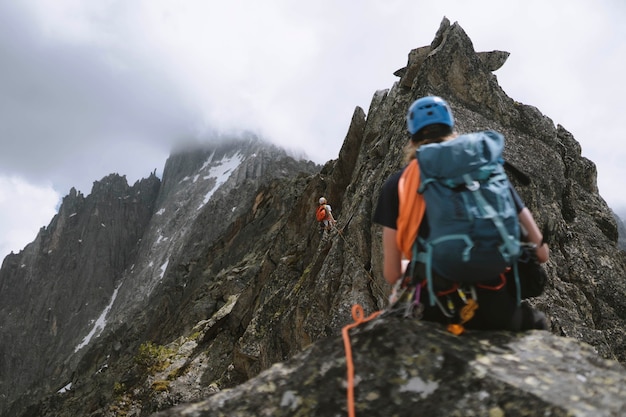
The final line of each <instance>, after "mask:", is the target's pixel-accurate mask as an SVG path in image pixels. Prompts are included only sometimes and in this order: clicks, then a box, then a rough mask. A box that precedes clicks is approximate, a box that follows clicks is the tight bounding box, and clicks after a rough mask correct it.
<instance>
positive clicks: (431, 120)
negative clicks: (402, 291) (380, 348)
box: [373, 96, 549, 330]
mask: <svg viewBox="0 0 626 417" xmlns="http://www.w3.org/2000/svg"><path fill="white" fill-rule="evenodd" d="M406 126H407V130H408V133H409V134H410V140H409V143H408V144H407V146H406V162H407V165H406V166H405V167H404V168H403V169H402V170H401V171H399V172H396V173H395V174H392V175H391V176H390V177H389V178H388V179H387V181H386V182H385V184H384V185H383V187H382V190H381V193H380V196H379V199H378V204H377V206H376V209H375V213H374V217H373V221H374V223H377V224H379V225H381V226H382V227H383V230H382V246H383V276H384V277H385V279H386V280H387V282H388V283H389V284H391V285H395V288H398V285H396V284H403V283H404V282H406V281H407V279H408V280H409V281H411V280H412V282H413V284H415V282H416V281H418V282H419V283H420V284H417V288H416V291H415V294H416V297H417V298H418V299H417V300H415V302H416V303H417V304H418V305H421V307H420V308H423V310H422V316H423V318H424V319H425V320H430V321H436V322H440V323H444V324H446V323H450V322H451V319H450V316H451V315H454V316H455V317H456V318H458V317H459V315H460V313H461V312H462V311H463V310H464V307H468V301H467V298H471V297H469V296H468V295H467V294H466V293H464V292H463V291H460V288H461V287H463V288H469V287H471V288H472V291H475V294H477V296H476V297H475V298H476V299H480V300H481V301H480V308H477V307H476V308H474V309H473V311H472V312H471V315H470V317H473V319H470V321H469V322H468V323H467V326H468V328H475V329H510V330H524V329H529V328H546V326H547V324H546V321H545V316H543V315H542V314H541V313H539V312H536V311H534V310H533V309H532V308H530V307H529V306H528V304H525V303H520V302H519V301H517V300H519V296H518V297H517V298H516V295H515V286H516V283H513V284H512V285H511V283H508V284H507V282H506V280H505V277H504V273H501V274H500V273H498V274H499V275H500V277H498V275H495V276H493V277H491V276H490V277H488V278H489V282H488V284H489V285H491V283H492V282H491V281H493V282H494V283H495V284H494V285H493V286H491V289H489V290H487V289H485V288H487V287H489V285H466V284H462V285H460V286H458V285H457V284H458V283H457V282H454V280H450V279H449V277H448V278H445V279H444V280H443V281H445V282H443V283H442V279H441V275H439V276H436V277H435V278H433V279H435V280H437V282H436V283H435V284H436V285H439V288H437V289H435V290H437V291H438V292H437V291H433V292H432V293H428V291H421V293H420V292H419V291H418V289H419V288H420V287H422V286H424V285H423V284H424V282H425V281H422V278H424V273H423V271H424V268H425V267H430V266H425V264H423V263H420V261H419V260H418V261H416V260H413V261H414V263H413V264H411V265H412V269H411V270H412V271H418V272H416V275H414V276H412V277H408V276H407V275H406V274H407V272H406V270H405V267H406V265H407V263H408V260H409V259H411V257H412V253H413V254H415V253H417V252H412V250H414V249H415V248H416V245H417V243H416V242H417V241H418V240H419V239H421V240H420V242H426V241H427V239H428V238H429V237H430V236H429V234H432V233H431V232H432V230H434V229H433V227H435V226H437V227H439V223H437V224H429V221H430V222H431V223H432V221H433V218H435V217H437V214H439V213H438V212H440V210H441V209H442V207H435V208H433V207H430V206H429V207H426V204H425V201H424V199H423V197H422V193H423V192H424V189H425V188H426V184H421V183H420V181H427V184H432V183H431V181H437V180H436V179H433V178H432V177H430V176H428V177H426V176H425V175H424V172H422V171H423V169H424V168H425V166H420V165H419V163H418V161H417V158H416V157H417V155H418V154H419V153H420V152H421V153H422V154H421V155H420V158H425V156H424V155H425V154H426V152H423V151H426V150H428V151H432V150H435V149H437V150H438V149H440V148H441V147H442V145H443V144H444V143H445V144H446V145H443V147H444V148H452V145H453V143H452V142H455V143H458V141H455V139H457V138H458V140H459V141H465V140H466V139H467V138H461V137H460V136H459V135H458V134H457V132H456V131H455V129H454V127H455V120H454V116H453V114H452V110H451V108H450V106H449V105H448V103H447V102H446V101H445V100H444V99H442V98H441V97H437V96H426V97H422V98H419V99H418V100H416V101H414V102H413V103H412V104H411V105H410V107H409V109H408V111H407V115H406ZM470 135H473V134H470ZM477 135H482V133H481V132H477ZM487 135H491V134H487ZM493 135H494V136H495V135H499V134H498V133H497V132H493ZM462 136H468V135H462ZM422 147H423V148H422ZM431 155H432V152H431ZM442 161H443V160H442ZM420 172H421V176H420ZM420 178H421V179H420ZM424 178H427V180H425V179H424ZM421 185H423V186H421ZM509 188H510V195H507V194H508V192H507V188H504V190H502V191H500V192H501V193H502V194H503V195H505V198H507V199H510V201H511V203H510V204H512V205H513V210H517V216H515V211H513V214H512V217H517V218H518V221H519V225H520V229H521V230H522V231H523V233H524V234H525V236H524V237H525V239H526V240H528V241H529V242H531V244H532V245H534V246H532V248H533V249H532V252H533V253H532V255H533V256H535V257H536V259H537V260H538V262H546V261H547V259H548V256H549V252H548V247H547V245H546V244H544V242H543V236H542V234H541V232H540V230H539V228H538V227H537V224H536V223H535V221H534V219H533V217H532V215H531V213H530V211H529V210H528V208H526V207H525V205H524V203H523V202H522V200H521V198H520V197H519V195H518V194H517V192H516V191H515V189H514V188H513V187H512V186H510V185H509ZM452 190H453V191H452V194H455V193H456V191H458V190H455V189H452ZM465 190H466V192H467V190H471V188H470V187H469V185H468V186H467V188H466V189H465ZM483 192H484V191H483ZM431 193H432V191H431ZM470 195H471V194H470ZM453 198H455V199H456V198H457V196H453ZM463 198H468V197H466V196H464V197H463ZM470 198H471V199H473V197H470ZM431 201H433V200H431ZM460 201H462V200H460ZM443 204H444V205H446V204H448V203H447V201H445V200H444V201H443ZM448 205H451V204H448ZM433 210H435V211H433ZM429 212H432V214H431V215H430V216H428V215H427V213H429ZM417 213H419V215H418V214H417ZM469 218H471V216H470V217H469ZM446 221H447V219H446ZM517 230H519V229H517ZM518 233H519V232H518ZM448 236H449V237H450V238H451V237H454V238H456V239H458V235H448ZM449 237H445V238H444V240H449ZM519 238H520V236H519V235H518V236H517V237H515V239H516V240H518V241H519ZM482 243H483V242H478V246H480V245H481V244H482ZM436 244H440V243H439V242H437V243H436ZM421 249H424V247H421ZM421 249H420V250H421ZM472 250H473V249H472ZM514 255H516V256H517V254H514ZM445 256H447V255H445ZM418 259H422V258H418ZM515 259H516V258H515ZM431 260H432V258H429V260H428V262H430V261H431ZM415 265H417V266H415ZM413 268H415V269H413ZM420 274H421V275H420ZM433 275H438V274H435V273H433ZM496 277H497V278H496ZM464 278H466V277H464ZM467 278H469V277H467ZM471 278H472V279H475V280H476V281H479V280H482V276H481V277H475V276H472V277H471ZM492 278H493V279H492ZM500 278H501V279H502V285H500ZM456 279H460V278H456ZM516 280H517V278H516ZM435 284H433V287H432V288H434V287H435V286H436V285H435ZM429 285H430V283H429ZM442 285H443V286H445V288H441V286H442ZM455 286H456V287H455ZM478 287H480V288H478ZM449 288H455V290H454V291H452V290H450V292H447V291H448V289H449ZM494 288H495V290H494ZM511 288H513V290H511ZM435 293H436V294H437V297H434V298H435V299H436V302H435V301H433V300H432V298H433V297H432V295H434V294H435ZM439 294H445V296H442V298H441V299H439V298H440V297H439ZM429 296H430V299H429ZM390 300H391V299H390ZM475 304H476V305H477V304H478V303H475ZM446 305H453V307H452V308H451V309H450V308H447V307H446ZM465 309H466V308H465ZM455 320H456V319H455ZM457 322H458V321H457ZM463 323H465V322H463Z"/></svg>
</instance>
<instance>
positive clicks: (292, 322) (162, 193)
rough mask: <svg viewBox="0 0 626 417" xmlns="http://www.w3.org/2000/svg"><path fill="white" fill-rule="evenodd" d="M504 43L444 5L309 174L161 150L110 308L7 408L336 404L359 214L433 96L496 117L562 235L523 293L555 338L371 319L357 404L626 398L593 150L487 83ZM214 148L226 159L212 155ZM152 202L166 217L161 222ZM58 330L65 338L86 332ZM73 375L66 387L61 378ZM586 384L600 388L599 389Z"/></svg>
mask: <svg viewBox="0 0 626 417" xmlns="http://www.w3.org/2000/svg"><path fill="white" fill-rule="evenodd" d="M507 56H508V53H506V52H501V51H493V52H486V53H476V52H475V51H474V49H473V45H472V43H471V40H470V39H469V37H468V36H467V34H466V33H465V32H464V31H463V29H462V28H461V27H460V26H459V25H458V24H456V23H455V24H450V22H449V21H448V20H447V19H444V20H443V21H442V23H441V26H440V28H439V30H438V32H437V34H436V35H435V38H434V40H433V42H432V43H431V45H429V46H425V47H422V48H417V49H416V50H414V51H411V52H410V53H409V59H408V64H407V67H406V68H403V69H401V70H399V71H397V72H396V74H397V75H398V76H399V77H400V78H399V80H398V82H397V83H395V84H394V85H393V86H392V88H391V89H389V90H381V91H378V92H376V93H375V94H374V97H373V99H372V102H371V105H370V107H369V110H368V112H367V115H366V113H365V111H364V110H363V109H361V108H356V109H355V112H354V114H353V117H352V121H351V125H350V128H349V130H348V132H347V135H346V138H345V140H344V143H343V146H342V149H341V151H340V154H339V156H338V158H337V159H336V160H333V161H329V162H328V163H327V164H326V165H325V166H324V167H323V168H322V169H321V171H319V172H317V171H316V172H311V170H310V169H308V167H306V166H303V165H299V166H298V167H297V169H296V171H298V172H300V174H292V175H286V176H285V175H282V176H281V175H278V176H277V177H274V178H275V179H272V180H269V181H267V182H259V181H250V182H247V181H245V180H244V182H243V183H236V182H235V183H234V184H236V186H235V185H232V183H231V186H229V185H228V184H227V182H228V181H227V182H226V183H223V184H222V185H221V187H219V188H215V185H216V184H217V182H218V181H217V179H215V180H214V182H211V181H210V180H208V181H207V182H206V183H205V184H204V185H203V187H204V188H195V185H194V184H197V180H196V181H194V178H198V179H199V178H202V174H201V172H202V169H204V168H206V167H204V168H203V166H204V165H203V164H204V162H202V161H206V160H208V159H207V157H208V156H209V155H211V152H212V150H210V149H209V150H202V149H199V150H195V151H194V152H190V153H188V154H187V155H186V156H185V157H183V158H178V157H176V156H174V157H171V158H170V159H169V160H168V162H167V164H166V170H165V172H164V176H163V181H162V184H161V185H160V187H159V193H158V196H157V197H155V200H154V203H153V204H154V208H153V212H154V214H153V215H152V216H151V217H150V216H148V217H150V222H149V224H148V225H147V226H146V228H145V230H144V231H143V233H142V238H141V243H140V244H139V245H138V248H136V249H133V251H129V253H132V254H133V256H132V260H133V261H134V263H132V264H130V262H127V264H129V265H127V266H125V269H123V272H122V276H124V277H127V278H128V279H126V280H124V285H122V286H120V287H119V290H118V293H117V296H116V299H115V303H112V308H111V310H110V313H109V314H108V315H107V316H106V319H107V321H108V322H109V325H108V326H107V328H106V331H103V332H102V333H101V334H100V335H99V336H98V337H95V338H93V339H92V340H90V342H89V343H88V344H86V345H85V346H84V347H83V348H82V349H81V350H80V351H79V352H80V355H78V356H77V355H72V354H71V353H70V360H67V361H65V362H64V363H63V365H58V364H59V362H57V361H51V363H52V364H57V365H58V366H59V368H63V369H64V370H63V371H59V372H58V374H57V376H56V378H55V379H54V380H52V379H51V378H50V380H52V381H53V382H54V383H56V386H54V384H53V383H51V382H50V383H48V385H47V386H44V387H41V386H39V387H37V390H36V391H35V390H33V391H31V394H30V397H29V398H28V399H29V400H30V401H27V400H24V397H22V401H19V402H17V403H15V404H18V405H19V407H18V406H17V405H15V406H14V410H21V411H20V412H21V414H18V412H13V411H14V410H11V414H8V413H4V414H3V415H12V416H14V415H24V416H26V415H28V416H47V415H55V416H76V415H92V416H113V415H127V416H130V415H135V416H145V415H150V414H151V413H154V412H158V411H160V410H167V409H169V411H163V414H161V415H172V416H173V415H198V416H201V415H202V416H204V415H242V416H245V415H258V414H252V413H254V412H257V413H258V412H260V411H263V412H271V413H276V414H275V415H341V414H344V413H345V397H344V395H345V391H344V388H345V386H344V385H343V381H344V379H343V378H344V376H345V362H343V361H342V359H341V358H342V357H343V355H344V352H343V346H342V345H341V343H340V339H339V336H338V335H339V333H340V329H341V328H342V326H344V325H345V324H347V323H350V322H351V321H352V317H351V307H352V306H353V305H354V304H360V305H361V306H363V308H364V310H365V311H366V312H367V313H370V312H373V311H376V310H380V309H382V308H384V307H385V305H386V299H387V294H388V291H389V288H388V287H387V285H386V284H385V283H384V280H383V279H382V278H381V274H380V271H381V265H380V262H381V258H380V253H381V252H380V229H379V228H378V227H377V226H375V225H373V224H372V223H371V215H372V211H373V207H374V205H375V203H376V199H377V196H378V193H379V191H380V187H381V186H382V184H383V182H384V180H385V179H386V177H387V176H388V175H389V174H391V173H392V172H394V171H395V170H397V169H399V168H400V167H401V165H402V162H401V160H402V153H403V145H404V143H406V140H407V136H406V133H405V126H404V115H405V111H406V108H408V105H409V104H410V103H411V102H412V101H413V100H414V99H415V98H417V97H420V96H423V95H426V94H437V95H441V96H443V97H445V98H446V99H447V100H448V101H449V102H450V104H451V106H452V108H453V110H454V112H455V116H456V120H457V126H458V129H459V130H460V131H462V132H466V131H473V130H480V129H486V128H493V129H496V130H499V131H501V132H502V133H503V134H504V135H505V137H506V139H507V142H506V150H505V157H506V158H507V159H508V160H509V161H510V162H511V163H513V165H515V166H517V167H518V168H520V169H521V170H523V171H524V172H526V173H527V174H529V175H530V176H531V178H532V182H531V184H529V185H524V184H522V183H521V182H520V181H518V180H517V179H516V177H515V175H514V173H511V178H512V180H513V181H514V183H515V185H516V188H517V189H518V192H519V193H520V195H521V196H522V198H523V199H524V201H525V202H526V203H527V205H528V206H529V208H530V209H531V210H532V211H533V213H534V214H535V217H536V218H537V220H538V223H539V224H540V226H542V227H545V226H548V225H549V226H550V228H551V229H553V230H554V231H555V233H554V234H553V236H552V240H551V246H552V258H551V260H550V262H549V264H548V265H547V271H548V274H549V285H548V289H547V291H546V293H545V294H544V295H542V296H541V297H538V298H536V299H533V300H530V302H531V303H532V304H533V305H535V306H536V307H537V308H539V309H541V310H542V311H544V312H546V314H547V315H548V316H549V318H550V320H551V326H552V328H551V330H552V333H553V334H550V333H549V332H533V333H529V334H524V335H510V334H503V333H484V334H474V335H467V337H465V336H463V338H462V339H453V338H451V337H450V335H447V334H446V333H444V332H441V331H438V330H437V329H435V328H434V326H432V325H428V324H427V323H420V322H412V321H410V320H397V319H396V318H393V317H386V318H383V319H379V320H375V321H373V322H371V324H368V325H366V326H364V327H363V329H360V330H359V331H357V334H356V335H355V337H354V340H353V345H354V346H355V352H357V353H356V357H355V360H356V361H357V363H358V364H359V368H358V369H359V371H358V372H364V371H365V372H364V373H362V374H359V375H360V376H359V377H360V378H361V380H360V382H359V386H358V392H357V398H358V399H359V405H358V407H361V408H360V409H358V410H360V411H362V412H365V411H368V413H367V414H368V415H388V414H392V413H396V414H397V415H411V412H412V411H411V410H412V408H411V407H415V406H419V407H423V408H424V409H427V410H432V413H430V414H433V415H435V414H436V415H459V413H460V412H463V411H466V412H471V413H473V415H479V416H482V415H490V416H491V415H533V414H534V412H535V411H537V410H539V411H541V410H543V412H544V414H545V413H548V414H549V415H581V416H583V415H619V413H623V411H624V403H623V400H621V402H620V399H621V398H623V393H622V392H621V391H620V388H619V386H620V384H619V383H620V381H623V379H624V371H623V367H622V365H621V364H619V362H622V363H624V362H626V356H624V355H625V352H626V350H625V349H624V348H625V347H626V346H625V344H626V333H625V331H624V321H625V319H626V301H625V300H626V297H625V295H626V283H625V280H624V278H625V276H626V274H625V272H624V271H625V266H624V260H623V256H622V253H623V252H621V251H620V250H619V249H618V248H617V238H618V231H617V224H616V222H615V219H614V218H613V216H612V213H611V211H610V209H609V208H608V207H607V205H606V203H605V202H604V200H603V199H602V198H601V197H600V195H599V194H598V189H597V185H596V171H595V165H594V164H593V163H592V162H591V161H589V160H588V159H586V158H584V157H582V156H581V149H580V145H579V144H578V143H577V142H576V140H575V139H574V138H573V137H572V135H571V134H570V133H569V132H568V131H567V130H566V129H565V128H564V127H562V126H555V125H554V123H553V122H552V120H550V119H549V118H548V117H546V116H544V115H543V114H542V113H541V112H540V111H539V110H538V109H536V108H535V107H532V106H529V105H525V104H522V103H519V102H516V101H514V100H513V99H511V98H509V97H508V96H507V95H506V94H505V93H504V91H503V90H502V89H501V88H500V86H499V85H498V83H497V78H496V76H495V75H494V74H493V71H495V70H497V69H498V68H499V67H500V66H501V65H503V64H504V62H505V60H506V57H507ZM202 152H206V154H204V156H202V155H200V154H201V153H202ZM230 155H231V156H233V155H234V154H232V153H231V154H230ZM179 159H180V160H179ZM211 160H212V161H226V160H224V159H221V156H220V155H218V154H216V155H214V156H213V157H212V158H211ZM185 161H187V162H185ZM179 165H180V168H177V167H179ZM271 165H272V166H273V162H272V163H271ZM184 167H186V168H184ZM213 168H216V166H214V167H213ZM211 169H212V168H211ZM216 169H217V168H216ZM246 172H254V169H250V170H246ZM291 172H293V171H291ZM242 176H243V177H244V178H247V174H246V175H244V174H242ZM208 177H209V178H218V177H212V176H208ZM230 178H234V176H233V175H231V177H230ZM229 187H230V188H229ZM242 187H243V188H242ZM214 188H215V189H214ZM244 189H245V190H246V192H245V193H244V192H242V190H244ZM210 192H213V193H214V194H212V195H211V198H210V199H209V200H208V201H207V202H206V203H205V202H204V199H205V198H206V196H207V195H208V194H209V193H210ZM322 194H323V195H325V196H326V197H327V198H328V199H329V201H330V202H331V204H332V205H333V209H334V212H335V213H336V214H337V218H338V219H339V229H338V230H337V231H335V232H334V233H332V234H331V235H329V236H326V237H324V238H321V239H320V237H319V236H318V233H317V226H316V224H315V222H314V221H312V214H311V213H312V211H313V209H314V208H315V201H316V200H317V198H318V197H319V196H320V195H322ZM240 196H244V197H242V198H243V200H245V203H244V204H241V200H237V198H238V197H240ZM113 200H115V198H114V199H113ZM105 204H106V203H105ZM199 206H202V209H200V210H198V207H199ZM161 210H164V211H162V212H161ZM229 212H230V214H229ZM158 213H161V214H158ZM160 216H167V219H161V220H158V221H157V220H156V219H160V218H161V217H160ZM215 218H218V219H220V220H219V221H216V220H214V219H215ZM53 221H54V220H53ZM153 221H156V223H154V224H152V223H151V222H153ZM51 224H52V223H51ZM49 229H51V228H49ZM38 238H39V237H38ZM59 242H60V243H59V244H66V242H65V240H64V239H61V240H59ZM162 245H164V246H162ZM44 249H45V248H44ZM27 250H28V247H27V248H26V250H25V251H24V252H26V251H27ZM37 253H41V251H38V252H37ZM16 256H20V255H16ZM22 256H23V255H22ZM33 256H34V255H33ZM37 256H40V255H37ZM126 256H127V257H128V256H129V255H128V254H127V255H126ZM7 259H9V258H7ZM7 259H5V264H6V263H7ZM78 259H81V258H78ZM106 259H116V258H115V257H108V258H106ZM125 259H127V260H128V259H129V258H125ZM20 261H21V259H19V258H11V259H10V260H9V262H10V263H9V268H8V269H5V266H4V265H3V268H2V270H1V271H0V288H2V287H1V286H2V285H5V284H4V282H5V281H7V282H8V280H10V279H12V278H11V277H14V276H16V275H12V274H17V273H16V272H15V271H16V270H17V266H19V264H20ZM87 261H91V259H90V258H87V259H85V261H84V262H83V263H85V262H87ZM125 265H126V264H125ZM7 271H9V272H7ZM39 273H41V271H39ZM32 276H33V277H36V276H37V275H36V274H34V275H32ZM155 277H156V278H155ZM127 283H128V284H127ZM116 288H118V287H115V285H110V288H109V291H108V292H107V293H106V294H105V297H102V298H103V301H102V302H101V304H100V305H99V306H98V308H94V311H93V312H92V313H90V315H88V316H89V317H97V315H98V314H100V312H101V311H102V309H103V308H104V307H106V306H107V302H110V300H111V296H112V294H113V293H114V291H115V290H116ZM85 296H86V297H87V296H88V295H87V294H86V295H85ZM118 299H119V300H118ZM36 317H40V316H39V315H37V316H36ZM83 328H87V329H88V326H82V327H79V329H83ZM68 333H69V334H72V337H73V339H71V340H75V341H76V342H78V341H80V340H82V338H84V333H85V331H77V329H76V328H75V329H70V330H68ZM562 336H565V337H562ZM458 340H462V341H463V342H465V343H457V341H458ZM26 345H27V344H26V343H24V346H26ZM73 346H75V344H74V345H73ZM415 346H421V347H422V349H416V348H415ZM558 351H561V353H560V354H559V353H558ZM370 354H371V356H370ZM532 357H534V358H535V359H533V358H532ZM461 358H462V359H463V360H461ZM601 358H603V359H601ZM284 361H288V362H284ZM274 364H276V365H274ZM372 364H375V365H376V366H372ZM486 364H489V366H487V365H486ZM18 365H23V364H17V365H14V366H15V367H14V368H11V369H15V370H17V369H20V368H19V366H18ZM3 366H7V365H6V364H5V365H3ZM4 369H6V368H3V370H4ZM400 369H402V371H400ZM453 370H458V371H459V374H458V375H457V374H455V373H454V372H453ZM264 371H265V372H264ZM522 371H523V372H522ZM568 372H569V373H570V375H569V376H570V377H568V378H566V376H567V373H568ZM50 374H51V373H50V372H49V371H48V374H47V375H50ZM572 375H574V376H578V375H580V377H575V378H571V376H572ZM370 376H373V377H371V378H370ZM531 376H534V378H536V380H533V379H532V378H531ZM450 379H452V380H455V381H459V383H460V385H459V388H458V389H457V390H456V391H455V390H450V389H447V388H444V386H445V384H444V383H443V381H447V380H450ZM245 381H248V382H245ZM244 382H245V383H244ZM311 382H314V384H313V385H311ZM69 383H71V387H70V388H69V389H68V390H67V391H66V392H63V393H55V392H56V390H57V389H58V388H60V387H62V386H67V385H66V384H69ZM5 386H6V385H5ZM53 386H54V388H53ZM311 387H313V389H311ZM511 387H513V388H512V389H511ZM505 388H506V389H505ZM44 392H49V393H50V394H49V395H47V396H42V394H43V393H44ZM559 392H568V393H570V394H571V395H570V396H569V397H568V400H569V402H570V403H571V404H570V405H567V404H563V400H562V399H561V400H559V399H558V398H557V393H559ZM407 393H409V394H411V393H412V394H414V395H411V396H409V394H407ZM472 393H474V394H476V396H472V395H470V394H472ZM594 395H605V396H606V399H607V401H606V402H605V405H601V404H599V403H598V401H596V398H594ZM26 397H28V394H27V395H26ZM207 397H208V398H207ZM243 398H249V399H250V404H249V405H246V404H245V402H243V401H242V399H243ZM390 398H391V399H393V401H391V402H390V401H389V399H390ZM448 398H454V399H456V400H457V401H444V400H447V399H448ZM476 399H478V400H481V401H476ZM482 400H484V401H482ZM198 401H202V402H199V403H196V404H193V405H186V406H179V407H178V408H172V407H173V406H175V405H177V404H181V403H189V402H198ZM261 402H263V404H261ZM28 403H29V404H30V407H28V408H26V409H25V408H24V406H25V404H28ZM255 404H256V408H253V405H255ZM320 404H323V406H322V405H320ZM246 407H248V408H246ZM455 407H457V408H455ZM460 407H464V408H460ZM24 410H25V411H24ZM211 410H212V411H211ZM255 410H256V411H255ZM373 410H374V411H373ZM281 413H283V414H281ZM289 413H291V414H289ZM568 413H569V414H568ZM593 413H595V414H593Z"/></svg>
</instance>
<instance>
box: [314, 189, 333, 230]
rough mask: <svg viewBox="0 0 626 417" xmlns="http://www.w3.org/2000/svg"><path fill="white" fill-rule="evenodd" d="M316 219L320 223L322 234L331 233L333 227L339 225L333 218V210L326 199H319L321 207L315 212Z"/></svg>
mask: <svg viewBox="0 0 626 417" xmlns="http://www.w3.org/2000/svg"><path fill="white" fill-rule="evenodd" d="M315 218H316V220H317V221H318V223H319V226H320V233H323V232H324V231H329V230H330V229H332V228H333V226H335V224H337V222H336V221H335V218H334V217H333V209H332V208H331V207H330V204H328V202H327V201H326V199H325V198H324V197H320V199H319V206H318V207H317V210H316V211H315Z"/></svg>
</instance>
